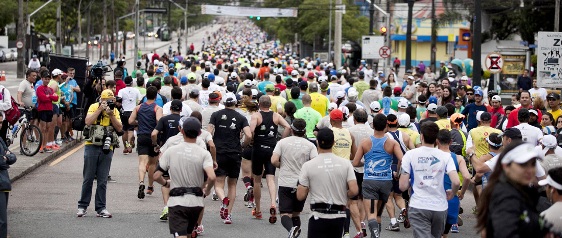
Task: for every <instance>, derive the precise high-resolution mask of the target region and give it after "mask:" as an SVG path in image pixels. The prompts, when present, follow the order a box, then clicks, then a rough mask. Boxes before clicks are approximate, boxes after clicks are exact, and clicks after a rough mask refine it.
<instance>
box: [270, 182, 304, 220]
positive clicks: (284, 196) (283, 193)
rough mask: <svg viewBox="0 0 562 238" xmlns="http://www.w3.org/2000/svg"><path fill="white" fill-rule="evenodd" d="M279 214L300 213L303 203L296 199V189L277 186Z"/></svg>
mask: <svg viewBox="0 0 562 238" xmlns="http://www.w3.org/2000/svg"><path fill="white" fill-rule="evenodd" d="M277 193H278V196H279V213H281V214H283V213H293V212H302V209H303V208H304V203H305V201H299V200H298V199H297V189H296V188H290V187H283V186H279V190H278V191H277Z"/></svg>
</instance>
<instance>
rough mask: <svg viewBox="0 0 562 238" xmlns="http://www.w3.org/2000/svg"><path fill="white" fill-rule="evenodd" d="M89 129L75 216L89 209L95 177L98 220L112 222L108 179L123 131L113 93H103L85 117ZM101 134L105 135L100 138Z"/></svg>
mask: <svg viewBox="0 0 562 238" xmlns="http://www.w3.org/2000/svg"><path fill="white" fill-rule="evenodd" d="M86 125H87V126H91V127H90V131H89V133H88V135H87V136H86V138H87V139H86V146H85V149H84V172H83V174H84V181H83V183H82V193H81V196H80V200H79V201H78V212H77V213H76V215H77V216H78V217H83V216H85V215H86V209H87V208H88V206H89V205H90V200H91V197H92V184H93V182H94V177H97V188H96V201H95V202H96V203H95V209H96V212H97V216H98V217H103V218H111V217H112V215H111V213H109V212H108V211H107V209H106V204H105V201H106V190H107V176H108V175H109V169H110V166H111V160H112V157H113V148H114V145H118V143H119V141H118V139H117V136H116V135H115V132H116V131H121V130H122V129H123V125H122V124H121V119H120V116H119V111H118V110H117V109H116V108H115V96H114V93H113V91H111V90H104V91H103V92H102V93H101V96H100V100H99V102H98V103H94V104H92V105H91V106H90V108H89V109H88V114H87V115H86ZM100 130H101V131H103V133H101V134H102V135H101V136H100V133H99V131H100ZM85 134H86V133H85ZM100 142H101V144H100Z"/></svg>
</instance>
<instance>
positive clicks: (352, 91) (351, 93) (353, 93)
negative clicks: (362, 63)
mask: <svg viewBox="0 0 562 238" xmlns="http://www.w3.org/2000/svg"><path fill="white" fill-rule="evenodd" d="M358 96H359V92H357V90H356V89H355V88H350V89H349V90H348V91H347V97H349V98H354V97H358Z"/></svg>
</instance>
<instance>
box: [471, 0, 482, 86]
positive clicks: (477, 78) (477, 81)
mask: <svg viewBox="0 0 562 238" xmlns="http://www.w3.org/2000/svg"><path fill="white" fill-rule="evenodd" d="M481 4H482V2H481V0H475V1H474V27H473V28H472V29H473V30H474V32H472V35H473V36H474V38H473V41H472V46H473V49H472V50H473V52H472V62H473V67H474V71H473V72H472V84H473V86H480V85H481V80H482V75H481V71H482V60H481V59H480V57H482V49H481V46H482V9H481V7H482V6H481Z"/></svg>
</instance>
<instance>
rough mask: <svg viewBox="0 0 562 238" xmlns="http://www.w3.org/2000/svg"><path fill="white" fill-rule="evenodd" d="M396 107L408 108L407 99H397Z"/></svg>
mask: <svg viewBox="0 0 562 238" xmlns="http://www.w3.org/2000/svg"><path fill="white" fill-rule="evenodd" d="M398 108H403V109H404V108H408V99H405V98H400V100H398Z"/></svg>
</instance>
